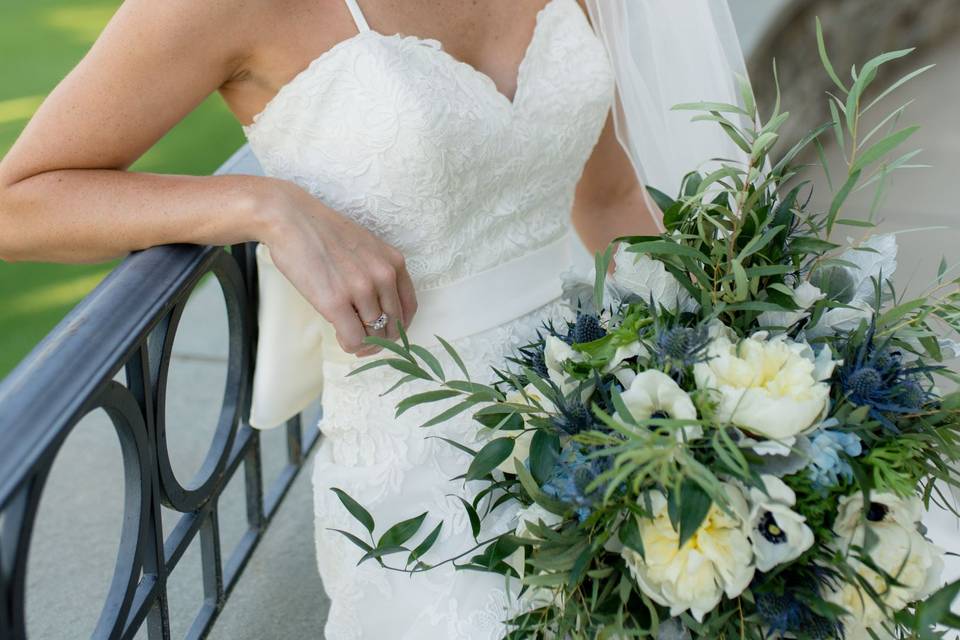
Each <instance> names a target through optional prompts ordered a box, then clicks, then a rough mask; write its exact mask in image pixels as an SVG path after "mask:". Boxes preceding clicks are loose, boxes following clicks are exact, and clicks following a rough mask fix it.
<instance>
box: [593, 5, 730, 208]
mask: <svg viewBox="0 0 960 640" xmlns="http://www.w3.org/2000/svg"><path fill="white" fill-rule="evenodd" d="M587 7H588V9H589V12H590V19H591V21H592V22H593V26H594V30H595V31H596V32H597V35H598V36H599V37H600V39H601V40H602V41H603V43H604V45H605V47H606V49H607V53H608V56H609V58H610V62H611V64H612V66H613V70H614V74H615V77H616V84H617V96H616V101H615V103H614V107H613V111H614V122H615V125H616V131H617V138H618V140H619V141H620V144H621V145H622V146H623V147H624V149H625V150H626V152H627V154H628V155H629V156H630V159H631V161H632V162H633V165H634V168H635V169H636V171H637V175H638V177H639V179H640V181H641V182H642V183H643V184H645V185H649V186H652V187H655V188H657V189H659V190H661V191H663V192H665V193H667V194H669V195H674V194H676V193H677V191H678V190H679V187H680V183H681V180H682V179H683V176H684V174H686V173H687V172H689V171H691V170H693V169H695V168H700V169H701V170H703V169H708V168H709V167H710V163H709V162H707V163H706V164H704V163H705V161H706V160H708V159H712V158H726V159H730V160H736V161H743V160H745V159H746V157H745V154H744V153H743V151H742V150H740V149H739V148H738V147H737V146H736V145H735V144H734V143H733V142H732V141H731V140H730V139H729V138H728V137H727V136H726V135H725V134H724V133H723V131H722V130H721V129H720V128H719V127H717V126H716V124H714V123H711V122H691V121H690V118H691V116H692V114H691V112H689V111H671V107H673V106H674V105H676V104H680V103H683V102H701V101H709V102H725V103H730V104H739V103H740V102H741V101H740V99H739V95H740V92H739V89H738V86H737V82H736V77H737V76H738V75H739V76H742V77H744V78H746V76H747V73H746V65H745V64H744V60H743V53H742V51H741V48H740V44H739V40H738V38H737V33H736V30H735V28H734V24H733V18H732V17H731V15H730V9H729V7H728V6H727V3H726V0H684V1H683V2H678V1H677V0H587ZM656 222H657V224H658V225H659V224H660V220H659V219H657V220H656Z"/></svg>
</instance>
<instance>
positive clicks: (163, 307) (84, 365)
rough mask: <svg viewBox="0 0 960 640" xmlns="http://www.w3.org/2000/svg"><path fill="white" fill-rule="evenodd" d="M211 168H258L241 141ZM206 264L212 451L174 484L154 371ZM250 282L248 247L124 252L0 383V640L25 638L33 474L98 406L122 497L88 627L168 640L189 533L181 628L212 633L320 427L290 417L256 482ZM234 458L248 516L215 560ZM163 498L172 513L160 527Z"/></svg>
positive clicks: (36, 490) (159, 371) (39, 480)
mask: <svg viewBox="0 0 960 640" xmlns="http://www.w3.org/2000/svg"><path fill="white" fill-rule="evenodd" d="M221 172H222V173H256V172H258V167H257V166H256V164H255V160H253V159H252V156H251V155H250V153H249V151H248V150H247V149H246V148H244V149H242V150H241V151H240V152H238V154H237V155H235V156H234V157H233V158H232V159H231V160H230V161H229V162H228V163H227V164H226V165H224V168H223V169H221ZM207 274H213V276H214V277H215V278H216V279H217V280H218V282H219V284H220V287H221V289H222V290H223V294H224V300H225V302H226V309H227V323H228V327H229V355H228V364H227V376H226V388H225V392H224V397H223V404H222V407H221V410H220V417H219V422H218V424H217V427H216V431H215V435H214V437H213V442H212V444H211V447H210V450H209V452H208V453H207V454H206V458H205V460H204V462H203V464H202V466H201V468H200V470H199V471H198V472H197V474H196V475H195V476H194V478H193V480H191V481H190V482H188V483H181V482H180V481H179V480H178V479H177V477H176V476H175V474H174V472H173V469H172V467H171V461H170V457H169V454H168V448H167V441H166V437H165V416H164V406H165V393H166V379H167V372H168V368H169V366H170V362H171V350H172V347H173V342H174V338H175V337H176V335H177V332H178V329H180V319H181V315H182V313H183V310H184V308H185V306H186V303H187V300H188V298H189V297H190V294H191V292H192V291H193V290H194V288H195V287H196V286H197V284H198V283H199V282H200V281H201V279H202V278H203V277H204V276H206V275H207ZM256 278H257V273H256V261H255V254H254V246H253V245H252V244H245V245H235V246H232V247H230V248H229V249H226V248H220V247H200V246H195V245H167V246H162V247H155V248H152V249H149V250H146V251H141V252H136V253H134V254H132V255H130V256H129V257H128V258H126V259H125V260H124V261H123V262H122V263H121V264H120V265H119V266H118V267H117V268H116V269H115V270H114V271H113V272H111V273H110V274H109V275H108V276H107V277H106V279H105V280H104V281H103V282H102V283H101V284H100V285H99V286H98V287H97V288H96V289H95V290H94V291H93V292H92V293H91V294H90V295H89V296H87V297H86V298H85V299H84V300H83V301H82V302H81V303H80V304H79V305H78V306H77V307H76V308H75V309H74V310H73V311H72V312H71V313H70V314H69V315H68V316H67V317H66V318H65V319H64V320H63V321H62V322H61V323H60V324H59V325H58V326H57V327H56V328H55V329H54V330H53V331H52V332H51V333H50V334H49V335H48V336H47V337H46V338H45V339H44V340H43V341H42V342H41V343H40V344H39V345H38V346H37V347H36V348H35V349H34V350H33V351H32V352H31V354H30V355H29V356H28V357H27V358H26V359H25V360H24V361H23V362H22V363H21V364H20V365H19V366H18V367H17V368H16V369H15V370H14V371H13V372H12V373H11V374H10V375H9V376H7V378H6V379H5V380H4V381H3V383H2V384H0V598H2V599H0V638H3V639H4V640H6V639H10V640H22V639H25V638H26V637H27V626H26V614H25V591H26V584H27V576H26V571H27V557H28V552H29V549H30V542H31V535H32V532H33V524H34V521H35V516H36V514H37V509H38V505H39V503H40V499H41V496H42V494H43V490H44V483H45V480H46V479H47V476H48V474H49V472H50V469H51V466H52V465H53V461H54V458H55V457H56V455H57V452H58V451H59V449H60V447H61V445H62V444H63V442H64V441H65V439H66V438H67V436H68V435H69V434H70V433H71V431H72V430H73V428H74V427H75V426H76V425H77V424H78V423H79V422H80V421H81V420H82V419H83V418H84V417H85V416H87V415H88V414H90V413H91V412H93V411H96V410H100V409H102V410H104V411H105V412H106V413H107V414H108V415H109V417H110V418H111V420H112V422H113V425H114V427H115V429H116V432H117V436H118V437H119V440H120V449H121V451H122V456H123V461H122V462H123V469H124V479H125V489H124V492H125V493H124V507H123V508H124V513H123V524H122V531H121V535H120V547H119V551H118V555H117V559H116V564H115V568H114V572H113V578H112V582H111V583H110V587H109V591H108V595H107V598H106V601H105V602H104V604H103V608H102V610H101V613H100V616H99V620H98V622H97V625H96V628H95V631H94V632H93V636H92V637H94V638H98V639H99V638H104V639H107V638H109V639H114V638H118V639H127V638H133V637H134V636H136V635H137V634H138V633H139V632H141V631H142V629H143V628H146V632H147V634H146V635H147V637H148V638H149V639H150V640H168V639H169V638H170V636H171V632H170V613H169V609H168V599H167V578H168V576H169V575H170V573H171V572H172V571H173V569H174V568H175V567H176V566H177V563H178V562H179V561H180V559H181V558H182V557H183V555H184V552H185V551H186V549H187V548H188V546H190V544H191V543H192V542H194V541H196V540H199V543H200V550H201V553H200V556H201V562H202V575H203V593H204V602H203V605H202V607H201V608H200V611H199V613H198V614H197V615H196V617H195V619H194V620H193V622H192V624H191V626H190V628H189V631H188V632H187V636H186V637H187V638H203V637H205V636H206V635H207V634H208V633H209V632H210V630H211V629H212V626H213V624H214V621H215V620H216V618H217V615H218V614H219V612H220V611H221V609H222V608H223V606H224V603H225V602H226V599H227V597H228V596H229V594H230V592H231V590H232V589H233V587H234V586H235V585H236V584H237V580H238V578H239V577H240V575H241V573H242V572H243V569H244V567H245V565H246V563H247V561H248V560H249V559H250V556H251V554H252V553H253V551H254V549H255V548H256V546H257V543H258V542H259V540H260V539H261V537H262V535H263V532H264V530H265V528H266V526H267V525H268V523H269V521H270V519H271V517H272V516H273V515H274V513H275V512H276V509H277V507H278V505H279V504H280V502H281V500H282V499H283V496H284V495H285V493H286V491H287V489H288V488H289V487H290V485H291V484H292V482H293V480H294V478H295V477H296V474H297V472H298V471H299V470H300V468H301V466H302V465H303V462H304V458H305V456H306V455H307V453H308V452H309V451H310V449H311V448H312V446H313V444H314V443H315V441H316V438H317V436H318V433H319V432H318V431H317V430H316V429H310V430H308V431H309V432H308V433H307V434H305V433H304V431H303V428H302V424H301V416H297V417H295V418H293V419H292V420H290V421H289V423H288V424H287V425H286V429H287V440H288V447H287V450H288V451H287V454H288V455H287V458H288V459H287V463H286V466H285V468H284V469H283V471H282V472H281V473H280V475H279V477H278V478H277V479H276V480H274V481H273V483H272V485H271V486H269V487H266V488H265V487H264V481H263V471H262V465H261V446H260V438H259V434H258V432H257V431H255V430H254V429H252V428H251V427H250V426H249V423H248V419H249V404H250V393H251V387H252V371H253V364H254V357H255V353H256V339H257V313H256V309H257V296H256V292H257V286H256V284H257V280H256ZM121 373H122V374H123V375H118V374H121ZM118 378H119V379H123V378H125V380H126V384H123V383H121V382H120V381H118ZM241 468H242V469H243V471H242V473H243V477H244V480H245V482H244V485H245V491H246V507H247V508H246V511H247V513H246V515H247V526H246V530H245V532H244V534H243V537H242V539H241V541H240V543H239V544H237V545H236V547H235V549H234V550H233V551H232V552H231V554H230V555H229V557H223V554H222V551H221V547H220V531H219V524H218V507H217V505H218V497H219V496H220V493H221V492H222V490H223V489H224V487H225V486H226V485H227V483H228V482H229V481H230V480H231V479H232V478H233V477H234V476H236V475H237V474H239V473H241V472H240V469H241ZM238 477H239V476H238ZM162 507H167V508H169V509H174V510H176V511H177V512H178V514H179V515H178V521H177V523H176V525H175V526H174V527H173V529H172V530H171V531H170V533H169V535H167V536H166V537H164V532H163V527H162V521H161V508H162Z"/></svg>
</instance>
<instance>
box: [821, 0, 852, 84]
mask: <svg viewBox="0 0 960 640" xmlns="http://www.w3.org/2000/svg"><path fill="white" fill-rule="evenodd" d="M817 50H818V51H819V52H820V62H821V63H823V68H824V69H825V70H826V71H827V75H828V76H830V79H831V80H833V83H834V84H835V85H837V87H839V88H840V90H841V91H843V92H844V93H846V92H847V87H846V85H844V84H843V82H841V81H840V77H839V76H838V75H837V72H836V71H834V70H833V63H831V62H830V56H828V55H827V45H826V43H825V42H824V40H823V25H821V24H820V18H819V17H818V18H817Z"/></svg>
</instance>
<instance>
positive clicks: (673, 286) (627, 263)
mask: <svg viewBox="0 0 960 640" xmlns="http://www.w3.org/2000/svg"><path fill="white" fill-rule="evenodd" d="M627 249H628V245H627V244H626V243H623V242H621V243H620V246H619V247H618V248H617V253H616V257H615V260H616V269H614V272H613V281H614V283H615V284H616V285H617V286H618V287H620V288H621V289H623V290H625V291H626V292H628V293H631V294H633V295H635V296H637V297H639V298H640V299H641V300H642V301H643V302H646V303H649V302H650V301H651V299H652V300H653V303H654V304H655V305H657V306H658V307H663V308H664V309H667V310H668V311H671V312H674V311H676V310H677V308H678V307H679V309H680V310H681V311H694V310H696V309H697V308H698V307H699V305H698V304H697V303H696V302H695V301H694V299H693V298H692V297H691V296H690V294H689V293H688V292H687V290H686V289H684V288H683V286H681V285H680V282H679V281H678V280H677V279H676V278H675V277H674V276H673V274H672V273H670V272H669V271H667V269H666V267H665V266H664V265H663V263H662V262H660V261H659V260H655V259H653V258H651V257H650V256H648V255H646V254H644V253H634V252H632V251H628V250H627Z"/></svg>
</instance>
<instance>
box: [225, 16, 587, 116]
mask: <svg viewBox="0 0 960 640" xmlns="http://www.w3.org/2000/svg"><path fill="white" fill-rule="evenodd" d="M561 1H562V0H547V3H546V4H545V5H543V7H542V8H541V9H540V10H539V11H537V14H536V16H535V23H534V26H533V33H532V34H531V36H530V41H529V42H528V43H527V47H526V49H525V50H524V52H523V57H522V58H521V59H520V64H519V65H518V66H517V79H516V88H515V89H514V93H513V98H512V99H511V98H509V97H508V96H507V95H506V94H504V93H503V92H502V91H501V90H500V88H499V87H498V86H497V83H496V82H495V81H494V80H493V78H491V77H490V75H489V74H487V73H486V72H484V71H481V70H480V69H478V68H477V67H475V66H474V65H472V64H470V63H469V62H467V61H465V60H461V59H460V58H458V57H456V56H454V55H453V54H452V53H450V52H449V51H447V50H446V49H444V48H443V43H442V42H440V41H439V40H436V39H435V38H424V37H421V36H417V35H406V34H401V33H394V34H391V35H388V34H385V33H382V32H380V31H376V30H374V29H367V30H365V31H358V32H357V33H355V34H353V35H352V36H350V37H349V38H345V39H343V40H341V41H340V42H338V43H336V44H335V45H333V46H332V47H330V48H329V49H327V50H326V51H324V52H323V53H321V54H320V55H319V56H317V57H316V58H314V59H313V60H311V61H310V62H309V63H308V64H307V66H306V67H304V68H303V69H301V70H300V71H299V72H298V73H297V74H296V75H294V76H293V77H292V78H290V80H289V81H287V82H286V83H285V84H283V85H282V86H281V87H280V88H279V89H278V90H277V92H276V93H275V94H274V95H273V97H272V98H270V99H269V100H268V101H267V103H266V104H265V105H264V107H263V109H261V110H260V111H259V112H258V113H257V114H256V115H254V116H253V118H252V119H251V121H250V124H242V125H241V128H242V129H243V131H244V132H245V133H248V132H250V131H252V130H253V129H254V128H255V127H256V126H257V123H258V122H259V121H260V120H261V118H263V117H264V116H265V115H266V114H267V113H268V112H269V111H271V110H272V109H273V108H274V107H275V105H276V103H278V102H279V101H280V99H282V97H283V96H284V95H285V94H287V93H289V92H290V91H291V90H292V88H293V87H295V86H296V85H298V84H300V82H301V81H302V80H303V78H305V77H307V76H308V75H309V74H310V73H312V72H313V71H314V69H316V68H317V67H319V66H320V65H321V64H322V63H323V62H325V61H326V60H327V59H328V58H330V57H331V56H332V55H333V54H334V53H335V52H337V51H339V50H341V49H345V48H347V47H348V46H350V45H352V44H353V43H354V42H358V41H360V40H361V39H362V38H363V37H376V38H378V39H381V40H398V41H407V40H409V41H413V42H415V43H417V44H420V45H425V46H428V47H429V48H430V49H431V50H433V51H436V52H437V53H438V54H440V59H441V60H448V61H449V62H451V63H453V64H455V65H458V66H461V67H464V68H466V69H467V70H468V71H469V72H471V73H472V74H473V75H474V76H475V77H477V78H479V79H480V80H482V81H484V84H485V85H487V86H489V88H490V89H491V90H492V91H493V93H494V94H495V97H497V98H499V100H500V101H501V102H502V103H503V104H504V105H505V106H506V108H507V109H508V110H509V111H510V112H511V113H513V112H515V111H516V109H517V107H518V105H519V102H520V98H521V92H522V91H523V89H524V87H525V85H526V82H525V75H526V73H525V70H526V68H527V66H528V63H529V61H530V58H531V54H532V52H533V50H534V48H535V46H536V44H537V43H538V41H539V40H540V32H541V31H542V29H541V25H542V23H543V17H544V15H546V13H547V12H548V10H550V9H551V7H554V6H559V4H560V2H561ZM573 1H574V2H575V1H576V0H573ZM577 9H578V10H579V6H578V7H577Z"/></svg>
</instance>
